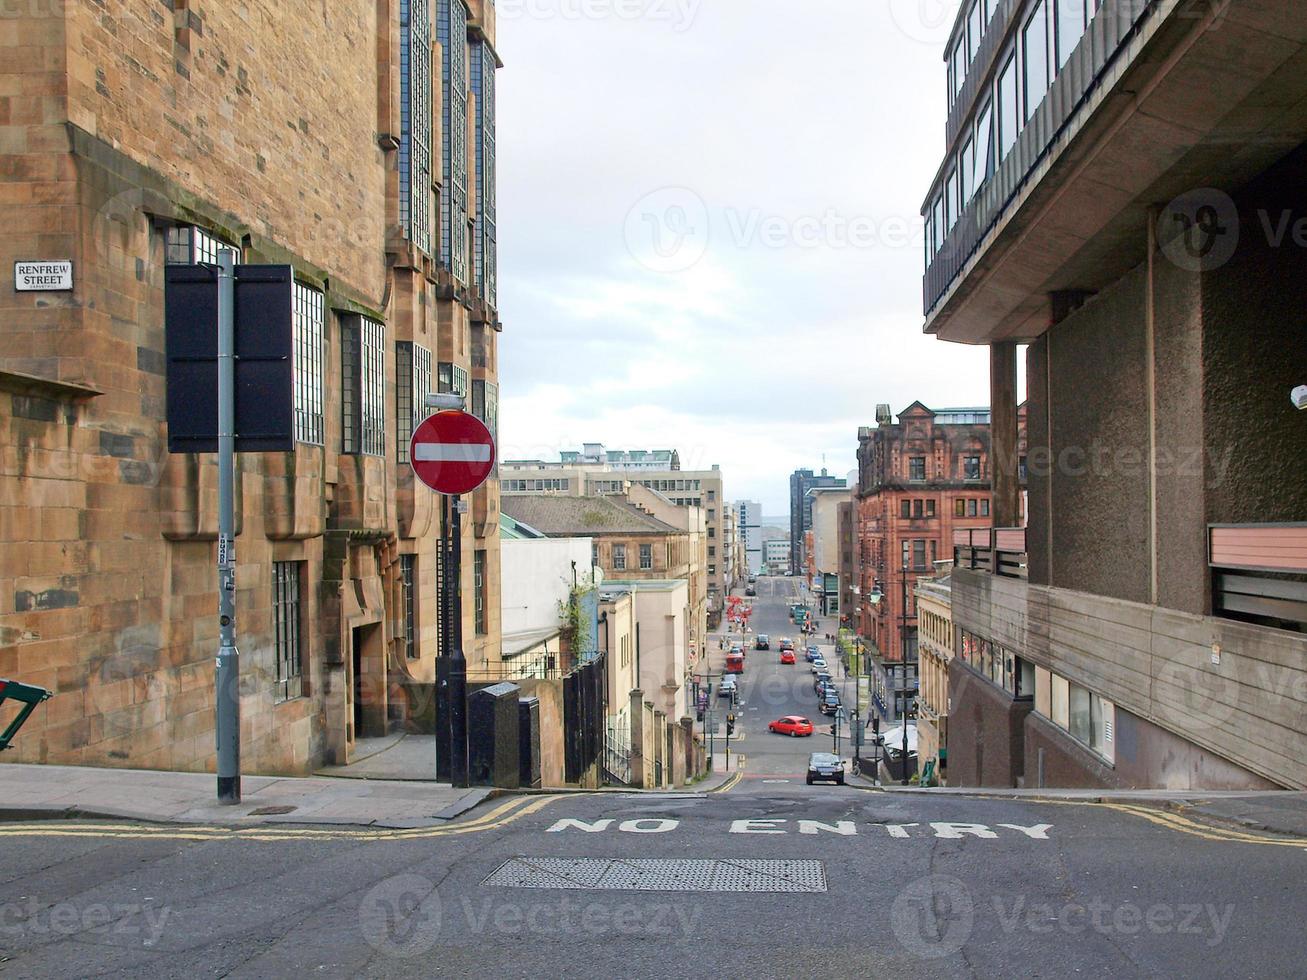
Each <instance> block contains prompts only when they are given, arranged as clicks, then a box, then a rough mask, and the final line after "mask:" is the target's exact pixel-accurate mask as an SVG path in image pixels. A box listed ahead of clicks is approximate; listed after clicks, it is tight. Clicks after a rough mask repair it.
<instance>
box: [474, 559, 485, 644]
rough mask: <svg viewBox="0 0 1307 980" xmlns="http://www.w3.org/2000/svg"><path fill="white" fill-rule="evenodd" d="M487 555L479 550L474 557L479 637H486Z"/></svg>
mask: <svg viewBox="0 0 1307 980" xmlns="http://www.w3.org/2000/svg"><path fill="white" fill-rule="evenodd" d="M487 585H488V582H487V581H486V553H485V551H484V550H482V549H477V551H476V553H475V554H474V555H473V556H472V588H473V591H474V592H475V593H476V602H477V604H476V631H477V636H485V635H486V592H487V591H488V590H487Z"/></svg>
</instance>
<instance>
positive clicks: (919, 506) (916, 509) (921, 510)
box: [912, 500, 926, 518]
mask: <svg viewBox="0 0 1307 980" xmlns="http://www.w3.org/2000/svg"><path fill="white" fill-rule="evenodd" d="M912 516H913V517H916V518H921V517H925V516H926V502H925V501H924V500H914V501H913V502H912Z"/></svg>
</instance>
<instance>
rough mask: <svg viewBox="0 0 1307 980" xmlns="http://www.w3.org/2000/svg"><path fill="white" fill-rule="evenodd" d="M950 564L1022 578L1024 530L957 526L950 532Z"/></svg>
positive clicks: (1024, 558) (1024, 557) (1023, 568)
mask: <svg viewBox="0 0 1307 980" xmlns="http://www.w3.org/2000/svg"><path fill="white" fill-rule="evenodd" d="M953 564H954V567H956V568H970V569H975V570H977V571H984V572H989V573H991V574H993V575H1002V576H1004V577H1006V578H1022V579H1023V578H1026V577H1028V573H1029V569H1028V567H1027V558H1026V529H1025V528H1023V527H997V528H996V527H972V528H957V529H955V530H954V531H953Z"/></svg>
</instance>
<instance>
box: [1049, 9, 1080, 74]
mask: <svg viewBox="0 0 1307 980" xmlns="http://www.w3.org/2000/svg"><path fill="white" fill-rule="evenodd" d="M1056 7H1057V67H1058V68H1059V69H1061V67H1062V66H1063V65H1065V64H1066V62H1067V59H1068V58H1070V57H1071V52H1072V51H1074V50H1075V49H1076V45H1077V44H1079V43H1080V38H1081V37H1083V36H1084V33H1085V0H1057V4H1056Z"/></svg>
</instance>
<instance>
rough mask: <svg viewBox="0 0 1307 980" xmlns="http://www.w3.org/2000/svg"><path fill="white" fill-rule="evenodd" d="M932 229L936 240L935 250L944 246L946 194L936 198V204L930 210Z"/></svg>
mask: <svg viewBox="0 0 1307 980" xmlns="http://www.w3.org/2000/svg"><path fill="white" fill-rule="evenodd" d="M930 231H931V235H932V236H933V238H934V240H935V251H937V252H938V251H939V250H940V249H941V248H943V247H944V196H943V195H942V194H941V195H940V196H939V197H937V198H935V206H934V207H933V208H931V212H930Z"/></svg>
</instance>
